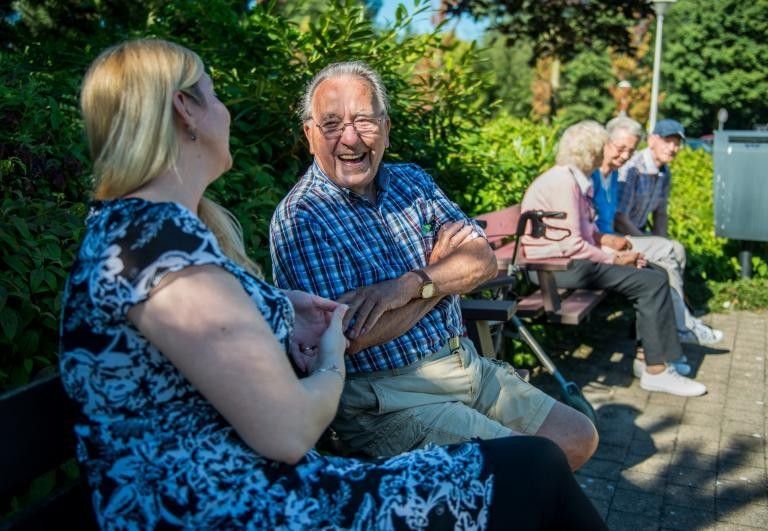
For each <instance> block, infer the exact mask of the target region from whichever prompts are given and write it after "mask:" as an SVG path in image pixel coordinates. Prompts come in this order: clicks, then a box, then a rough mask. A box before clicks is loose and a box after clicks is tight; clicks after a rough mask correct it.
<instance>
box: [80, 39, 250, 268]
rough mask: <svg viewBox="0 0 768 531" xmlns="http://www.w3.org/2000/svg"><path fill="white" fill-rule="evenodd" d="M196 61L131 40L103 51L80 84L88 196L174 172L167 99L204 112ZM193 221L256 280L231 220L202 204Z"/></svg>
mask: <svg viewBox="0 0 768 531" xmlns="http://www.w3.org/2000/svg"><path fill="white" fill-rule="evenodd" d="M204 71H205V69H204V66H203V62H202V61H201V60H200V57H199V56H198V55H197V54H196V53H194V52H192V51H191V50H188V49H187V48H184V47H183V46H179V45H178V44H174V43H172V42H168V41H164V40H160V39H138V40H133V41H128V42H124V43H121V44H118V45H116V46H113V47H111V48H108V49H107V50H105V51H104V52H102V53H101V55H99V57H97V58H96V59H95V60H94V61H93V63H92V64H91V66H90V68H89V69H88V72H87V73H86V75H85V79H84V80H83V87H82V90H81V93H80V108H81V110H82V113H83V120H84V122H85V131H86V134H87V136H88V145H89V148H90V153H91V158H92V159H93V174H94V181H95V183H94V185H95V189H94V197H95V198H96V199H114V198H118V197H122V196H124V195H126V194H129V193H130V192H133V191H134V190H137V189H138V188H140V187H142V186H143V185H145V184H147V183H148V182H149V181H151V180H152V179H154V178H155V177H157V176H158V175H160V174H161V173H162V172H164V171H166V170H167V169H168V168H171V167H173V166H174V165H175V164H176V162H177V160H178V157H179V148H180V144H179V140H178V138H177V135H176V128H175V124H174V112H175V111H174V108H173V95H174V93H175V92H176V91H182V92H184V93H185V94H186V95H188V96H189V97H191V98H193V99H194V100H195V101H196V102H197V103H199V104H201V105H204V104H205V99H204V98H203V96H202V94H201V92H200V89H199V86H198V82H199V81H200V78H201V77H202V75H203V73H204ZM198 215H199V216H200V219H201V220H202V221H203V223H205V224H206V225H207V226H208V227H209V228H210V229H211V231H212V232H213V233H214V234H215V235H216V238H217V239H218V241H219V245H220V246H221V248H222V250H223V251H224V253H226V254H227V256H229V257H230V258H232V259H233V260H235V261H236V262H238V263H240V264H241V265H242V266H244V267H245V268H246V269H248V270H249V271H251V272H252V273H255V274H260V272H259V268H258V266H257V265H256V264H255V263H254V262H252V261H251V260H250V259H249V258H248V257H247V256H246V254H245V248H244V245H243V235H242V228H241V227H240V224H239V223H238V222H237V220H236V219H235V218H234V216H232V214H231V213H230V212H229V211H228V210H226V209H225V208H224V207H222V206H220V205H218V204H217V203H215V202H214V201H211V200H210V199H207V198H205V197H204V198H202V200H201V201H200V204H199V206H198Z"/></svg>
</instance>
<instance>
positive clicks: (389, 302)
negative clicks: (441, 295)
mask: <svg viewBox="0 0 768 531" xmlns="http://www.w3.org/2000/svg"><path fill="white" fill-rule="evenodd" d="M420 284H421V279H420V278H419V277H418V276H417V275H416V274H412V273H406V274H405V275H403V276H401V277H398V278H395V279H392V280H386V281H384V282H379V283H378V284H371V285H370V286H363V287H362V288H358V289H356V290H354V291H348V292H347V293H344V294H343V295H342V296H341V297H339V299H338V302H339V303H342V304H346V305H347V306H349V310H348V311H347V314H346V315H345V316H344V330H345V331H347V337H348V338H349V339H354V338H356V337H357V336H359V335H361V334H365V333H366V332H367V331H368V330H370V329H371V328H373V326H374V325H375V324H376V322H378V320H379V318H381V316H382V315H383V314H384V312H387V311H390V310H396V309H398V308H402V307H403V306H405V305H406V304H408V303H409V302H410V301H411V299H412V298H413V293H414V292H415V289H416V286H417V285H420ZM352 322H354V326H353V328H352V329H351V330H349V324H350V323H352Z"/></svg>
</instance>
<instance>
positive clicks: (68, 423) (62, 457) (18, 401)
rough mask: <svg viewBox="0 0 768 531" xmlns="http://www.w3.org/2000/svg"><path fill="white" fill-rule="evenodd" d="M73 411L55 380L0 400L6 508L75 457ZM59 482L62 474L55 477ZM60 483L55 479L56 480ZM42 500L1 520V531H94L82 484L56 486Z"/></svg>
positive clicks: (1, 495)
mask: <svg viewBox="0 0 768 531" xmlns="http://www.w3.org/2000/svg"><path fill="white" fill-rule="evenodd" d="M77 415H78V411H77V406H76V405H75V404H74V403H73V402H72V400H70V398H69V397H68V396H67V395H66V393H65V392H64V389H63V387H62V385H61V379H60V378H59V376H58V374H51V375H49V376H47V377H44V378H41V379H39V380H35V381H33V382H31V383H29V384H27V385H24V386H22V387H19V388H17V389H13V390H11V391H8V392H6V393H3V394H1V395H0V426H2V429H3V436H2V437H0V470H2V473H0V499H2V500H3V502H2V506H3V508H6V507H8V506H9V503H8V502H9V501H10V499H11V497H12V496H18V495H20V494H23V493H24V491H25V490H26V489H27V488H28V486H29V484H30V483H31V482H32V481H33V480H34V479H35V478H37V477H38V476H40V475H42V474H44V473H46V472H49V471H51V470H55V469H57V468H58V467H59V466H60V465H62V464H63V463H65V462H67V461H69V460H70V459H72V458H74V456H75V434H74V424H75V419H76V418H77ZM58 475H59V476H63V474H58ZM58 479H60V478H57V480H58ZM58 483H61V484H58V485H57V486H56V487H55V488H54V490H53V491H52V492H50V493H48V495H46V496H45V497H44V498H43V499H41V500H38V501H37V502H34V503H33V504H32V505H30V506H28V507H23V508H21V509H20V510H19V511H17V512H15V513H12V514H10V515H9V516H7V517H5V518H3V517H2V515H1V514H0V530H4V529H59V528H69V529H78V530H80V529H96V522H95V518H94V514H93V509H92V506H91V500H90V492H89V491H88V488H87V486H86V485H85V481H83V479H82V478H79V479H77V480H74V481H59V482H58Z"/></svg>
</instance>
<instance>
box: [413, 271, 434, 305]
mask: <svg viewBox="0 0 768 531" xmlns="http://www.w3.org/2000/svg"><path fill="white" fill-rule="evenodd" d="M413 272H414V273H416V274H417V275H418V276H419V278H421V286H420V287H419V297H420V298H422V299H431V298H432V297H434V296H435V295H437V286H435V283H434V282H432V279H431V278H429V275H427V274H426V273H425V272H424V271H422V270H421V269H414V270H413Z"/></svg>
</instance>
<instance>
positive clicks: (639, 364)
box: [632, 356, 691, 378]
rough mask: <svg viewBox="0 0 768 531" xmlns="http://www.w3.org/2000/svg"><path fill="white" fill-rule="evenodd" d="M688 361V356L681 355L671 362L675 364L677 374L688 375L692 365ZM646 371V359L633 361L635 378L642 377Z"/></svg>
mask: <svg viewBox="0 0 768 531" xmlns="http://www.w3.org/2000/svg"><path fill="white" fill-rule="evenodd" d="M686 361H688V358H686V357H685V356H680V357H679V358H677V359H676V360H675V361H673V362H671V363H672V365H674V367H675V370H676V371H677V374H679V375H680V376H688V375H689V374H691V366H690V365H688V364H687V363H686ZM644 372H645V361H643V360H639V359H637V358H635V360H634V361H633V362H632V374H634V375H635V378H640V377H642V376H643V373H644Z"/></svg>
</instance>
